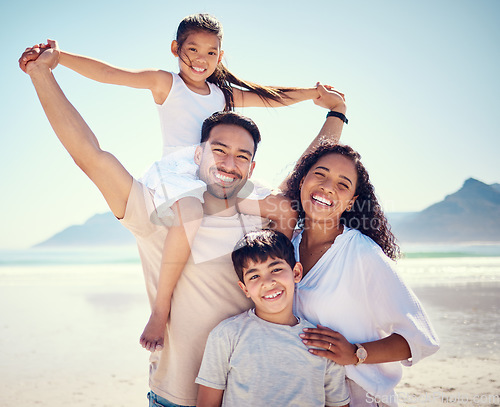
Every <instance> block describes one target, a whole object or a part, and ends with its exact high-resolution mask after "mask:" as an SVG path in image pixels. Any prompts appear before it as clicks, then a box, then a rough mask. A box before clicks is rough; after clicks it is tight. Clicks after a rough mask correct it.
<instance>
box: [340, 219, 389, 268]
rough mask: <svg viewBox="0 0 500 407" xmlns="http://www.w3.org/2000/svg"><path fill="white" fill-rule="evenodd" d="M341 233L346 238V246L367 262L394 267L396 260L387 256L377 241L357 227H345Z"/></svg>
mask: <svg viewBox="0 0 500 407" xmlns="http://www.w3.org/2000/svg"><path fill="white" fill-rule="evenodd" d="M345 229H346V230H344V233H343V234H342V235H341V236H343V238H344V239H345V240H346V246H347V247H348V250H349V251H350V252H352V253H353V255H354V256H355V257H356V258H357V259H358V260H359V261H362V262H363V263H365V264H371V265H373V266H375V265H376V264H378V265H380V266H384V268H388V269H392V268H393V266H394V261H393V260H391V259H390V258H389V257H387V256H386V254H385V253H384V251H383V250H382V248H381V247H380V246H379V245H378V244H377V243H375V241H374V240H373V239H372V238H371V237H369V236H367V235H365V234H364V233H361V232H360V231H359V230H357V229H351V228H347V227H346V228H345Z"/></svg>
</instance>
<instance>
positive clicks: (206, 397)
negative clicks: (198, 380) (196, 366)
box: [196, 384, 224, 407]
mask: <svg viewBox="0 0 500 407" xmlns="http://www.w3.org/2000/svg"><path fill="white" fill-rule="evenodd" d="M223 396H224V390H218V389H213V388H211V387H207V386H203V385H201V384H200V386H199V387H198V399H197V400H196V407H220V406H221V405H222V397H223Z"/></svg>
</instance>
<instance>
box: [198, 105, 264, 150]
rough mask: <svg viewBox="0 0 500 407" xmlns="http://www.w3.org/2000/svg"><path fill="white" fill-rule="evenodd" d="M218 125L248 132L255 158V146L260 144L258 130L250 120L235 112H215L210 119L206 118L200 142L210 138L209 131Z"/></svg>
mask: <svg viewBox="0 0 500 407" xmlns="http://www.w3.org/2000/svg"><path fill="white" fill-rule="evenodd" d="M220 124H232V125H235V126H240V127H242V128H243V129H245V130H246V131H248V132H249V133H250V136H252V139H253V146H254V149H253V156H254V157H255V153H256V152H257V145H258V144H259V142H260V131H259V128H258V127H257V125H256V124H255V123H254V121H253V120H252V119H250V118H249V117H246V116H243V115H242V114H239V113H236V112H215V113H214V114H213V115H211V116H210V117H207V118H206V119H205V121H204V122H203V126H202V127H201V142H202V143H204V142H205V141H207V140H208V139H209V137H210V131H212V129H213V128H214V127H215V126H218V125H220Z"/></svg>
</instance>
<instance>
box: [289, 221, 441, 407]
mask: <svg viewBox="0 0 500 407" xmlns="http://www.w3.org/2000/svg"><path fill="white" fill-rule="evenodd" d="M301 239H302V232H298V233H297V234H296V235H295V236H294V237H293V239H292V243H293V244H294V247H295V255H296V258H297V261H300V256H299V245H300V241H301ZM294 307H295V312H296V313H295V315H298V316H300V317H303V318H305V319H307V320H309V321H310V322H311V323H313V324H315V325H317V324H321V325H323V326H327V327H329V328H331V329H333V330H335V331H337V332H340V333H341V334H342V335H344V336H345V338H346V339H347V340H348V341H349V342H351V343H363V342H370V341H375V340H378V339H381V338H384V337H387V336H389V335H391V334H392V333H397V334H399V335H401V336H403V337H404V338H405V339H406V341H407V342H408V344H409V345H410V349H411V355H412V357H411V359H410V360H405V361H402V362H401V363H400V362H391V363H379V364H361V365H358V366H355V365H348V366H346V376H347V377H349V378H350V379H352V380H353V381H354V382H356V383H357V384H358V385H360V386H361V387H362V388H363V389H365V390H366V391H367V392H368V393H369V394H371V395H373V396H379V397H380V398H381V401H382V402H384V403H385V404H389V405H391V406H394V405H397V399H396V395H395V393H394V387H395V386H396V385H397V383H398V382H399V381H400V380H401V376H402V368H401V364H403V365H406V366H411V364H412V363H416V362H418V361H419V360H420V359H422V358H424V357H426V356H429V355H431V354H433V353H434V352H436V351H437V350H438V349H439V342H438V338H437V336H436V334H435V332H434V330H433V328H432V326H431V325H430V322H429V320H428V318H427V315H426V314H425V312H424V310H423V309H422V306H421V305H420V302H419V301H418V299H417V298H416V297H415V295H414V294H413V292H412V291H411V290H410V289H409V288H408V287H407V286H406V285H405V284H404V282H403V281H402V280H401V278H400V277H399V275H398V274H397V272H396V270H395V263H394V262H393V261H392V260H390V259H389V258H388V257H387V256H386V255H385V254H384V253H383V252H382V250H381V248H380V247H379V246H378V245H377V244H376V243H375V242H374V241H373V240H372V239H370V238H369V237H367V236H366V235H364V234H362V233H361V232H359V231H357V230H355V229H350V228H347V227H344V232H343V233H342V234H341V235H339V236H338V237H337V238H336V239H335V242H334V244H333V245H332V246H331V247H330V248H329V249H328V251H327V252H326V253H325V254H324V255H323V256H322V257H321V258H320V259H319V260H318V262H317V263H316V264H315V265H314V267H313V268H312V269H311V270H310V271H309V272H308V273H307V274H306V276H305V277H304V278H303V279H302V281H300V282H299V283H298V284H297V289H296V294H295V303H294Z"/></svg>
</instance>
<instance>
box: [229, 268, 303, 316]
mask: <svg viewBox="0 0 500 407" xmlns="http://www.w3.org/2000/svg"><path fill="white" fill-rule="evenodd" d="M301 278H302V265H301V264H300V263H296V264H295V266H294V268H293V269H292V268H291V267H290V265H289V264H288V263H287V262H286V261H285V260H283V259H278V258H276V259H273V258H268V259H267V260H266V261H264V262H259V263H255V262H253V261H250V262H249V264H248V266H247V267H246V268H245V269H244V270H243V281H244V282H245V284H243V283H242V282H238V284H239V286H240V288H241V289H242V290H243V292H244V293H245V295H246V296H247V297H248V298H250V299H252V301H253V302H254V304H255V313H256V314H257V316H258V317H260V318H262V319H264V320H266V321H269V322H273V323H276V324H283V325H294V324H295V323H296V319H295V317H294V316H293V312H292V308H293V295H294V292H295V283H298V282H299V281H300V279H301Z"/></svg>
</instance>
